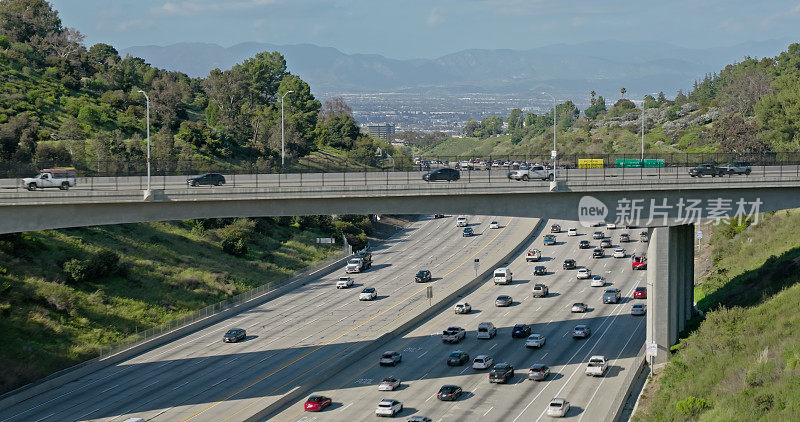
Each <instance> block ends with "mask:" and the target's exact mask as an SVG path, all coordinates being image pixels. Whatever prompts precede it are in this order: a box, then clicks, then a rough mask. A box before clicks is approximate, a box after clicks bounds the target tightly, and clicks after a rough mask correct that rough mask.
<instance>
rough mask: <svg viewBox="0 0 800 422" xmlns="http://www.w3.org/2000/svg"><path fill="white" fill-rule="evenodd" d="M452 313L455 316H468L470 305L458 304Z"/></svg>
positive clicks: (465, 303)
mask: <svg viewBox="0 0 800 422" xmlns="http://www.w3.org/2000/svg"><path fill="white" fill-rule="evenodd" d="M453 311H454V312H455V313H457V314H468V313H470V311H472V305H470V304H469V303H467V302H458V303H456V306H455V307H454V308H453Z"/></svg>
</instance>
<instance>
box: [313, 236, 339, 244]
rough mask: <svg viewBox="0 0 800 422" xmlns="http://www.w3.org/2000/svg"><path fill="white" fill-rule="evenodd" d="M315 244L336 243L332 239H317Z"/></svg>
mask: <svg viewBox="0 0 800 422" xmlns="http://www.w3.org/2000/svg"><path fill="white" fill-rule="evenodd" d="M317 243H336V239H334V238H332V237H318V238H317Z"/></svg>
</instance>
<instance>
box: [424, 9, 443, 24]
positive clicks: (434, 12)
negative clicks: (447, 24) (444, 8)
mask: <svg viewBox="0 0 800 422" xmlns="http://www.w3.org/2000/svg"><path fill="white" fill-rule="evenodd" d="M442 21H443V19H442V15H441V14H439V9H438V8H436V7H434V8H433V9H431V12H430V13H428V19H426V23H427V24H428V26H435V25H438V24H440V23H442Z"/></svg>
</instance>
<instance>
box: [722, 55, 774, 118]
mask: <svg viewBox="0 0 800 422" xmlns="http://www.w3.org/2000/svg"><path fill="white" fill-rule="evenodd" d="M726 70H728V68H726ZM725 76H726V77H725V86H724V87H723V88H722V90H721V92H720V97H721V103H722V104H723V105H724V106H725V107H727V108H728V109H730V110H732V111H733V112H735V113H742V114H744V115H752V114H753V111H754V107H755V105H756V103H757V102H758V100H760V99H761V97H763V96H765V95H767V94H771V93H772V92H773V90H772V85H771V83H772V80H773V77H772V76H770V75H769V74H767V72H766V71H765V70H763V69H761V68H759V67H756V66H748V67H746V68H739V67H737V68H735V69H734V68H731V69H730V70H728V73H726V75H725Z"/></svg>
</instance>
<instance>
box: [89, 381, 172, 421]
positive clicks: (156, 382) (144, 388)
mask: <svg viewBox="0 0 800 422" xmlns="http://www.w3.org/2000/svg"><path fill="white" fill-rule="evenodd" d="M158 382H159V380H156V381H155V382H151V383H150V384H147V385H145V386H144V387H142V388H141V389H142V390H146V389H147V387H150V386H151V385H155V384H158ZM84 416H86V415H84ZM78 419H80V418H78Z"/></svg>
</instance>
